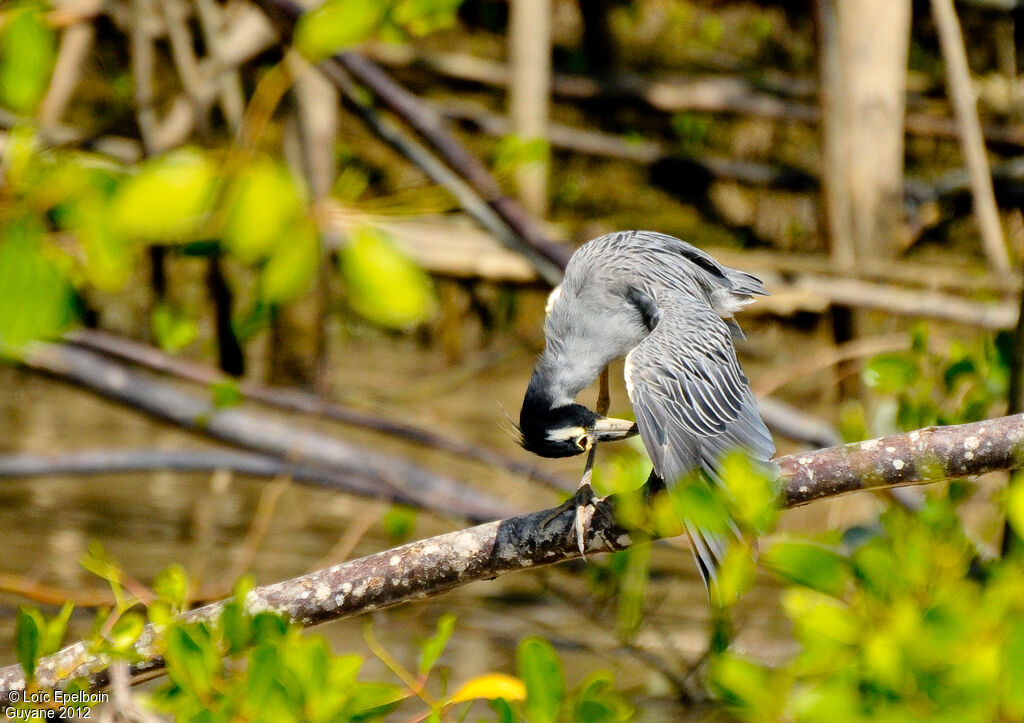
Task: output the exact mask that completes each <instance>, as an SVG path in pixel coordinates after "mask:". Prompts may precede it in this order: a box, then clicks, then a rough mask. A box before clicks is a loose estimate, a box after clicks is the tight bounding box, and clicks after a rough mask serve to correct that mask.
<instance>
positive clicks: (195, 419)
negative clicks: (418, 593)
mask: <svg viewBox="0 0 1024 723" xmlns="http://www.w3.org/2000/svg"><path fill="white" fill-rule="evenodd" d="M21 361H22V363H23V364H24V366H26V367H28V368H30V369H33V370H35V371H38V372H43V373H46V374H50V375H52V376H55V377H57V378H59V379H61V380H63V381H66V382H70V383H72V384H77V385H80V386H82V387H85V388H87V389H89V390H91V391H93V392H95V393H97V394H100V395H101V396H104V397H106V398H108V399H112V400H114V401H117V402H120V403H122V404H127V405H128V406H130V407H132V408H134V409H138V410H141V411H143V412H146V413H147V414H150V415H151V416H153V417H156V418H158V419H161V420H164V421H167V422H170V423H172V424H176V425H178V426H179V427H182V428H184V429H188V430H191V431H194V432H200V433H202V434H205V435H206V436H208V437H213V438H215V439H218V440H220V441H222V442H228V443H230V444H234V445H236V446H239V447H244V448H246V449H250V450H253V451H256V452H259V453H261V454H264V455H270V456H273V457H276V458H277V459H279V460H284V461H287V462H291V463H298V464H300V465H309V466H311V467H318V468H320V469H322V470H325V471H327V472H330V473H332V474H334V475H342V476H352V477H356V478H362V479H364V480H365V479H372V480H373V481H374V482H375V483H376V485H377V489H378V490H381V496H384V497H393V496H394V493H393V492H397V493H398V496H400V497H402V498H404V499H406V500H410V501H412V502H413V503H414V504H417V505H419V506H421V507H423V508H424V509H430V510H435V511H447V512H448V513H454V514H456V515H460V516H462V517H466V518H468V519H471V520H491V519H495V518H498V517H505V516H507V515H508V514H512V513H513V510H512V509H511V508H510V506H509V505H508V503H506V502H505V501H504V500H500V499H497V498H495V497H493V496H491V495H488V494H486V493H484V492H481V491H479V490H474V489H471V488H469V487H467V486H465V485H463V484H461V483H459V482H457V481H456V480H454V479H452V478H450V477H447V476H445V475H442V474H438V473H435V472H433V471H430V470H428V469H425V468H424V467H420V466H419V465H415V464H413V463H411V462H408V461H407V460H404V459H401V458H399V457H395V456H391V455H387V454H383V453H381V452H377V451H374V450H371V449H367V448H364V447H361V446H358V445H355V444H352V443H350V442H345V441H343V440H340V439H336V438H334V437H330V436H327V435H325V434H320V433H318V432H315V431H312V430H309V429H303V428H301V427H298V426H296V425H294V424H288V423H286V422H284V421H278V420H277V419H275V418H273V417H268V416H267V415H264V414H259V413H257V412H254V411H250V410H247V409H242V408H239V407H228V408H218V407H217V406H216V405H214V404H213V403H212V401H211V400H210V399H209V397H207V398H202V397H198V396H196V395H194V394H188V393H186V392H184V391H182V390H180V389H178V388H177V387H175V386H174V385H172V384H169V383H168V382H163V381H158V380H155V379H151V378H149V377H146V376H143V375H141V374H139V373H137V372H135V371H133V370H131V369H128V368H127V367H125V366H124V365H122V364H118V363H116V362H113V361H110V360H108V359H104V358H103V357H101V356H99V355H97V354H94V353H93V352H89V351H86V350H84V349H78V348H76V347H73V346H69V345H59V344H35V345H33V346H31V347H30V348H27V349H26V350H25V353H24V355H23V357H22V360H21ZM389 489H390V490H392V491H393V492H388V491H387V490H389Z"/></svg>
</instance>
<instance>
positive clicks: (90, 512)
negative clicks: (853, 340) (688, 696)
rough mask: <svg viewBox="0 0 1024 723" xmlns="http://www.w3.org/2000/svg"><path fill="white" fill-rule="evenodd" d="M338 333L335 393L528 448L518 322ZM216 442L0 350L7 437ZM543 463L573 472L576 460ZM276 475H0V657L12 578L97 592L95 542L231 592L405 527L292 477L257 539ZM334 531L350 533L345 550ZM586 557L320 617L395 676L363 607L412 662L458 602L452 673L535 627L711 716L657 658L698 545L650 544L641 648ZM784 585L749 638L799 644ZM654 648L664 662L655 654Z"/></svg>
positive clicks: (42, 449)
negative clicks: (456, 355) (248, 579)
mask: <svg viewBox="0 0 1024 723" xmlns="http://www.w3.org/2000/svg"><path fill="white" fill-rule="evenodd" d="M762 326H764V329H763V333H761V332H760V331H759V333H758V335H757V336H754V335H752V338H756V339H759V341H758V343H757V344H756V345H752V346H751V347H749V348H748V350H747V351H748V354H747V357H748V358H747V359H746V360H745V364H746V366H747V368H748V371H749V372H750V374H751V376H752V377H754V378H755V381H756V376H757V370H758V369H759V368H768V367H771V366H772V365H773V364H774V363H775V362H776V361H777V360H778V358H779V356H780V353H781V352H780V351H779V350H780V349H792V348H793V347H792V345H788V344H787V345H781V344H777V341H778V334H779V333H781V332H779V331H778V330H777V329H776V330H773V329H772V328H771V327H770V326H769V325H762ZM530 327H531V325H530V324H525V325H524V328H525V329H528V328H530ZM788 333H795V332H788ZM538 335H539V330H537V329H534V330H533V331H532V332H525V331H521V332H520V333H519V335H518V336H519V337H520V338H522V337H526V338H528V339H530V340H531V341H533V342H535V341H536V339H537V337H538ZM337 336H338V339H336V340H335V348H333V349H332V358H334V359H338V360H340V361H339V362H338V363H337V364H336V366H335V374H334V376H333V378H332V380H331V381H332V384H333V386H334V388H335V389H336V390H337V394H338V396H339V397H341V398H348V399H350V400H353V402H354V403H360V404H363V405H367V406H369V407H370V408H374V409H376V410H378V411H380V412H381V413H382V414H385V415H387V416H391V417H394V418H403V417H404V418H407V419H409V420H411V421H415V422H416V423H418V424H421V425H424V426H428V427H433V428H434V429H436V430H439V431H445V432H448V433H450V434H454V435H458V436H460V437H462V438H464V439H469V440H473V441H476V442H478V443H480V444H483V445H487V446H490V447H493V448H496V449H499V450H501V451H503V452H505V453H507V454H509V455H517V456H519V457H520V458H521V459H523V460H524V461H528V460H529V457H528V455H527V454H526V453H525V452H524V451H522V450H520V449H518V447H517V446H516V444H515V442H514V440H513V439H512V437H511V435H510V434H508V433H507V432H506V431H504V430H503V429H502V426H501V425H502V423H503V422H504V415H503V412H502V409H503V408H504V409H506V410H509V411H510V412H512V413H517V412H518V404H519V402H520V400H521V395H522V391H523V388H524V386H525V382H526V380H527V378H528V375H529V370H530V367H531V364H532V351H531V349H530V347H529V345H528V344H527V343H524V342H523V341H521V340H518V339H517V337H516V335H515V334H508V335H507V336H505V337H501V338H496V339H495V340H492V341H491V343H490V344H489V345H488V346H487V348H486V350H485V351H474V350H470V351H465V348H464V352H463V355H462V361H459V362H456V363H454V364H453V363H450V362H449V360H448V359H447V358H446V356H445V355H444V354H443V353H442V352H440V351H438V350H437V349H435V348H426V347H423V346H421V345H418V344H416V343H415V342H413V341H410V340H408V339H396V338H393V337H387V336H384V335H380V334H376V333H370V332H364V333H362V334H358V335H353V334H340V333H339V334H338V335H337ZM470 348H471V347H470ZM620 374H621V371H620ZM615 376H616V375H615V374H613V377H615ZM625 402H626V397H625V393H624V390H623V389H622V388H621V383H618V384H616V385H615V386H613V407H612V412H613V413H614V412H615V409H616V407H624V406H625ZM268 413H270V412H268ZM295 423H296V424H303V425H309V426H315V427H318V428H319V429H321V431H325V432H328V433H330V434H334V435H338V436H340V437H344V438H346V439H350V440H353V441H357V442H360V443H364V444H367V445H369V446H372V447H374V448H376V449H379V450H383V451H391V452H399V453H403V454H410V455H412V456H413V457H414V458H416V459H417V460H418V461H420V462H422V463H423V464H425V465H428V466H431V467H434V468H436V469H439V470H443V471H444V472H445V473H447V474H449V475H451V476H453V477H456V478H458V479H460V480H463V481H465V482H466V483H467V484H470V485H473V486H476V487H478V488H479V489H483V490H489V491H491V492H492V493H496V494H497V493H500V494H501V495H502V496H503V497H504V498H505V499H506V500H507V501H508V502H509V503H510V504H513V505H516V506H518V507H521V508H522V509H524V510H526V509H535V508H540V507H546V506H550V505H551V504H553V503H555V502H556V501H557V497H556V495H555V493H553V492H552V491H550V490H549V489H546V488H544V487H541V486H538V485H535V484H531V483H528V482H526V481H524V480H522V479H518V478H516V476H515V475H513V474H511V473H508V472H504V471H495V470H493V469H487V468H484V467H482V466H480V465H477V464H474V463H470V462H466V461H463V460H457V459H453V458H451V457H450V456H448V455H444V454H441V453H438V452H436V451H432V450H426V449H423V448H416V447H413V446H409V445H405V444H401V443H397V442H395V441H393V440H387V439H382V438H381V437H380V436H379V435H374V434H371V433H367V432H365V431H362V430H356V429H352V428H348V427H344V426H341V425H334V424H328V423H324V422H316V421H311V420H308V419H298V418H297V419H296V422H295ZM208 446H212V443H211V442H208V441H206V440H203V439H202V438H199V437H196V436H194V435H190V434H187V433H183V432H181V431H179V430H177V429H175V428H172V427H170V426H168V425H164V424H161V423H158V422H154V421H153V420H151V419H150V418H148V417H146V416H145V415H142V414H138V413H134V412H131V411H128V410H126V409H124V408H121V407H119V406H116V405H114V404H111V403H109V402H107V401H105V400H102V399H99V398H97V397H95V396H93V395H92V394H90V393H88V392H85V391H82V390H78V389H74V388H71V387H68V386H66V385H63V384H61V383H59V382H57V381H54V380H51V379H47V378H43V377H40V376H37V375H35V374H32V373H28V372H25V371H22V370H19V369H15V368H12V367H9V366H0V451H3V452H14V451H26V452H36V453H58V452H67V451H74V450H89V449H101V448H111V447H116V448H131V447H148V448H160V449H196V448H201V447H208ZM780 446H782V445H780ZM782 451H785V450H782ZM543 464H544V465H545V467H546V468H548V469H550V470H552V471H558V472H560V473H562V474H563V475H564V476H565V477H566V478H570V479H571V478H572V477H573V476H574V475H577V474H578V473H579V471H580V467H581V465H582V462H581V460H568V461H545V462H544V463H543ZM272 488H273V483H270V482H268V481H266V480H258V479H250V478H245V477H239V476H236V477H233V478H230V479H229V480H225V479H223V478H221V479H219V480H213V479H211V476H210V475H197V474H177V473H164V472H161V473H156V474H127V475H97V476H91V477H71V476H53V477H47V478H36V479H23V480H0V536H2V537H0V539H2V550H3V559H2V563H0V573H3V575H4V578H3V585H2V587H3V588H4V591H3V592H0V664H6V663H9V662H13V661H14V659H15V656H14V652H13V648H12V636H13V615H14V613H15V611H16V609H17V606H18V605H19V604H23V603H24V602H25V598H24V597H22V596H19V595H15V594H13V593H12V592H10V590H11V588H12V587H24V586H26V585H35V586H36V589H35V593H34V594H35V596H36V597H37V599H45V595H47V594H51V593H52V594H56V595H59V594H61V593H70V594H72V595H73V596H78V597H80V598H82V599H83V601H84V602H88V601H89V598H90V597H93V598H94V597H95V595H96V594H99V593H102V592H103V589H104V584H103V582H102V581H100V580H98V579H96V578H94V577H93V576H91V575H90V574H89V573H87V572H86V571H85V570H83V569H82V568H81V566H80V565H79V564H78V559H79V558H80V557H81V555H82V554H83V553H84V552H85V551H86V550H87V547H88V545H89V543H90V541H92V540H96V541H99V542H101V543H102V545H103V546H104V547H105V548H106V549H107V550H108V551H109V552H110V553H111V554H112V555H113V556H114V557H116V558H117V559H118V560H119V561H120V562H121V564H122V565H123V567H124V569H125V570H126V571H127V572H128V573H130V574H131V575H132V576H133V577H135V578H137V579H138V580H140V581H143V582H149V581H150V580H152V578H153V576H154V575H155V574H156V573H157V572H158V571H160V570H161V569H163V568H164V567H166V566H167V565H168V564H170V563H172V562H180V563H182V564H184V565H185V566H186V567H187V569H188V570H190V571H191V572H193V574H196V575H198V576H200V578H201V583H200V589H201V591H202V594H203V595H204V596H205V597H211V598H212V597H218V596H221V595H223V594H224V593H225V592H226V590H225V585H226V584H229V581H230V580H231V579H233V578H234V577H236V576H237V575H238V574H239V573H241V572H243V571H244V572H249V573H251V574H252V575H253V576H254V577H255V579H256V581H257V583H267V582H272V581H276V580H281V579H285V578H289V577H293V576H296V575H299V574H301V573H303V572H305V571H307V570H309V569H312V568H316V567H320V566H324V565H326V564H328V563H334V562H338V561H339V560H340V559H342V557H340V555H343V556H347V557H355V556H359V555H362V554H367V553H370V552H374V551H378V550H381V549H385V548H387V547H389V546H392V545H393V544H395V542H396V541H395V540H391V539H389V538H388V537H387V535H386V534H385V532H384V531H383V526H382V525H381V524H380V520H381V518H382V517H383V516H384V514H385V513H386V511H387V507H386V505H383V504H379V503H376V502H367V501H366V500H363V499H357V498H353V497H349V496H346V495H341V494H338V493H334V492H328V491H324V490H318V489H311V488H307V487H302V486H300V485H298V484H290V485H289V486H288V487H287V489H285V490H283V492H282V493H281V495H280V497H279V499H278V501H277V503H276V505H275V506H274V507H273V511H272V514H271V515H270V517H269V523H268V524H267V526H266V529H265V530H264V531H263V533H262V535H261V536H259V538H258V540H257V541H256V542H255V543H254V542H253V541H252V529H251V528H252V520H253V519H254V516H255V515H256V510H257V508H258V506H259V505H260V500H261V496H269V493H268V490H271V489H272ZM825 508H826V507H819V508H817V509H815V510H814V511H813V512H812V513H811V514H808V513H807V512H806V511H796V512H795V513H790V515H789V522H788V524H791V525H792V524H795V525H798V526H804V525H805V523H806V522H807V521H808V520H811V519H814V520H815V522H813V523H812V524H820V519H821V516H822V515H821V513H822V510H823V509H825ZM868 508H870V503H868ZM454 524H457V523H454V522H453V521H451V520H442V519H439V518H437V517H435V516H432V515H429V514H426V513H423V514H419V515H418V516H417V519H416V527H415V530H414V533H413V535H414V536H415V537H423V536H428V535H432V534H437V533H440V532H444V531H447V530H449V529H452V528H453V525H454ZM247 539H248V542H247ZM339 543H341V544H340V547H342V548H345V549H341V550H339V549H338V548H339ZM332 550H333V553H332ZM581 570H582V565H580V564H573V565H563V566H560V567H556V568H549V569H547V570H536V571H529V572H522V573H517V574H513V575H509V576H506V577H504V578H502V579H499V580H496V581H491V582H484V583H477V584H473V585H469V586H466V587H464V588H462V589H460V590H457V591H455V592H452V593H450V594H448V595H445V596H442V597H439V598H436V599H433V600H429V601H423V602H420V603H416V604H410V605H404V606H401V607H398V608H395V609H392V610H386V611H381V612H377V613H374V614H372V615H369V616H364V617H363V618H358V619H354V620H348V621H342V622H337V623H330V624H326V625H323V626H321V627H320V628H318V632H319V633H321V634H323V635H325V636H326V637H327V638H329V639H330V641H331V642H332V645H333V646H334V647H335V649H336V650H337V651H356V652H359V653H362V654H364V655H367V656H368V657H369V658H370V659H369V661H368V663H367V665H366V668H365V670H366V674H367V675H368V676H370V677H376V678H380V679H390V677H389V676H390V674H389V673H388V672H387V670H386V669H385V668H384V667H383V665H381V664H380V663H379V662H378V661H376V660H375V659H373V658H372V656H370V655H369V652H368V650H367V648H366V645H365V643H364V640H363V632H362V631H363V626H364V625H365V623H366V621H367V620H372V621H373V622H374V624H375V630H376V633H377V635H378V636H379V638H380V639H381V640H382V642H383V643H384V645H385V646H386V647H387V648H388V649H389V650H390V651H391V652H392V654H393V655H395V656H396V657H397V658H398V659H399V660H401V661H403V662H405V663H406V664H409V665H414V663H415V659H416V651H417V646H418V644H419V642H420V641H421V640H422V639H423V638H425V637H426V636H427V635H429V634H430V632H431V631H432V628H433V625H434V623H435V622H436V620H437V618H438V617H439V616H440V615H441V614H442V613H443V612H445V611H453V612H455V613H456V614H457V616H458V625H457V628H456V633H455V636H454V638H453V640H452V643H451V647H450V648H449V650H448V651H447V652H446V653H445V656H444V658H443V659H442V662H443V664H445V665H447V666H449V667H450V668H451V677H450V680H451V681H452V684H453V685H458V684H459V683H460V682H461V681H463V680H465V679H467V678H469V677H472V676H474V675H478V674H480V673H481V672H484V671H492V670H493V671H507V672H511V671H513V670H514V651H515V646H516V643H517V642H518V641H519V640H520V639H521V638H522V637H524V636H527V635H534V634H539V635H543V636H545V637H547V638H549V639H551V640H552V641H553V642H555V643H556V645H557V646H558V647H559V648H560V650H561V652H562V655H563V657H564V661H565V663H566V667H567V671H568V676H569V679H570V684H573V683H576V682H579V681H580V680H581V679H582V678H583V677H584V676H585V675H586V674H587V673H588V672H590V671H592V670H594V669H597V668H606V669H610V670H613V671H614V672H615V674H616V676H617V680H618V684H619V686H620V687H621V688H623V689H624V690H625V691H626V692H627V693H628V694H629V695H630V696H631V697H633V699H634V700H635V701H636V702H637V704H638V706H639V707H640V708H641V709H642V710H643V715H642V716H641V719H642V720H652V721H653V720H666V719H679V718H682V717H684V716H693V717H694V719H696V718H701V719H703V718H704V716H706V715H709V713H708V712H707V710H704V709H693V708H690V709H688V708H686V707H685V706H682V705H681V704H679V703H678V702H677V701H676V700H675V698H674V697H673V696H672V693H671V686H670V685H669V684H668V682H667V681H666V678H665V676H664V675H662V674H661V673H659V672H658V667H661V668H663V669H666V670H669V671H672V673H673V674H674V675H677V676H681V677H682V676H685V675H686V671H687V670H688V669H689V668H690V667H691V666H692V665H693V664H694V663H695V662H696V661H697V660H698V659H699V658H700V655H701V653H702V652H703V650H704V647H705V641H706V632H705V628H706V618H707V604H706V598H705V593H704V590H703V587H702V585H701V583H700V581H699V579H698V578H697V576H696V574H695V571H694V568H693V563H692V561H691V558H690V555H689V553H688V552H687V551H686V550H685V549H683V548H682V547H681V546H680V545H677V544H671V543H667V544H666V543H663V544H659V545H657V546H656V548H655V550H654V554H653V558H652V570H653V575H652V580H651V583H650V589H649V593H648V607H647V611H646V617H645V624H644V626H643V628H642V629H641V631H640V632H639V634H638V636H637V638H636V640H635V644H636V646H637V647H638V648H640V649H642V650H643V651H644V652H642V653H638V652H636V651H630V650H627V649H626V648H624V647H623V646H622V645H621V644H620V643H619V642H618V641H617V640H616V638H615V634H614V620H615V611H614V609H613V608H612V607H610V606H609V605H607V604H606V603H601V602H599V601H597V600H596V599H595V598H594V596H593V595H592V594H591V593H590V592H589V590H588V588H587V586H586V583H585V582H584V581H583V577H582V576H581V575H580V574H579V573H580V571H581ZM40 595H42V596H43V598H40V597H39V596H40ZM777 597H778V589H777V588H776V587H775V586H774V585H773V584H772V583H771V582H769V581H766V580H765V581H762V582H761V583H760V584H759V587H758V588H757V589H756V590H755V591H754V592H753V593H752V594H750V595H749V596H748V598H747V601H746V602H745V603H744V604H743V606H742V607H741V609H740V611H739V613H738V619H739V624H738V629H739V637H738V641H737V645H738V646H739V647H740V648H741V649H743V650H745V651H747V652H750V653H752V654H756V655H758V656H760V657H763V658H767V659H778V658H779V657H781V656H784V655H786V654H787V653H789V652H790V651H791V650H792V648H791V645H792V644H791V642H790V641H789V639H788V635H787V633H788V627H787V623H786V622H785V619H784V618H783V616H782V615H781V613H780V611H779V608H778V605H777ZM88 622H89V614H88V613H87V612H81V613H78V614H76V616H75V618H74V632H75V633H76V634H80V633H82V632H84V630H85V628H86V626H87V624H88ZM645 656H646V657H647V658H648V659H645ZM651 658H653V659H654V660H656V662H655V663H654V664H652V663H651V662H650V659H651Z"/></svg>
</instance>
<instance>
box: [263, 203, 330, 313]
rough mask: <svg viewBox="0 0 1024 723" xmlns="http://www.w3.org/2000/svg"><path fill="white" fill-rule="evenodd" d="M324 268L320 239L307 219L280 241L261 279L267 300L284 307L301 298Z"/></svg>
mask: <svg viewBox="0 0 1024 723" xmlns="http://www.w3.org/2000/svg"><path fill="white" fill-rule="evenodd" d="M319 266H320V238H319V236H318V235H317V231H316V228H315V227H314V225H313V223H312V221H309V220H308V219H303V220H301V221H299V222H297V223H295V224H294V225H293V226H292V227H291V228H289V229H288V231H287V233H286V234H285V235H284V236H283V237H282V238H281V239H280V240H279V241H278V243H277V245H276V246H275V248H274V252H273V254H272V255H271V256H270V258H269V259H268V260H267V264H266V266H264V267H263V273H262V274H261V276H260V293H261V295H262V297H263V299H264V300H265V301H268V302H271V303H276V304H283V303H287V302H289V301H292V300H293V299H296V298H298V297H299V296H301V295H302V294H303V293H304V292H305V291H306V289H308V288H309V285H310V282H311V281H312V280H313V276H314V274H315V273H316V270H317V268H319Z"/></svg>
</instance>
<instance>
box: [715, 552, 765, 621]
mask: <svg viewBox="0 0 1024 723" xmlns="http://www.w3.org/2000/svg"><path fill="white" fill-rule="evenodd" d="M756 572H757V570H756V567H755V565H754V557H753V554H752V553H751V550H750V548H749V547H747V546H746V545H743V544H739V543H738V542H737V543H734V544H732V545H730V546H729V549H728V550H727V551H726V553H725V559H724V560H722V564H721V565H720V566H719V568H718V575H717V577H716V578H715V581H714V584H713V585H712V589H711V595H712V598H713V599H714V600H715V601H716V602H717V603H718V604H719V605H721V606H722V607H729V606H731V605H734V604H735V603H736V601H737V600H739V599H740V597H741V596H742V595H743V594H744V593H745V592H747V591H748V590H750V588H751V587H753V586H754V577H755V575H756Z"/></svg>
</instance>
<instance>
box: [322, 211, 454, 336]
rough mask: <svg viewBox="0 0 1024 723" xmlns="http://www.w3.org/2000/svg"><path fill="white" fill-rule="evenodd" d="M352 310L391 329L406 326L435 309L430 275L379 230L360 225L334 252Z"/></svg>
mask: <svg viewBox="0 0 1024 723" xmlns="http://www.w3.org/2000/svg"><path fill="white" fill-rule="evenodd" d="M338 263H339V264H340V266H341V274H342V277H343V278H344V280H345V288H346V292H347V294H348V301H349V304H350V305H351V306H352V308H353V309H354V310H355V311H356V313H358V314H360V315H361V316H363V317H364V318H366V319H368V320H369V321H371V322H373V323H374V324H378V325H380V326H384V327H387V328H391V329H408V328H411V327H413V326H416V325H417V324H420V323H422V322H424V321H426V320H427V319H428V318H430V317H431V316H432V315H433V314H434V311H435V310H436V302H435V300H434V290H433V284H432V283H431V281H430V277H429V276H428V275H427V274H426V273H425V272H424V271H423V269H421V268H420V267H419V266H417V265H416V264H415V263H414V262H413V261H412V260H411V259H409V257H408V256H406V255H405V254H404V253H403V252H402V251H401V250H400V249H399V248H398V247H397V246H396V245H395V244H394V242H392V240H391V239H390V238H388V237H387V236H386V235H384V234H383V233H381V232H379V231H377V230H375V229H373V228H370V227H368V226H363V227H361V228H359V229H357V230H356V231H355V232H353V233H352V235H351V236H350V238H349V243H348V244H347V245H345V246H344V247H343V248H342V249H341V251H340V253H339V256H338Z"/></svg>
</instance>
